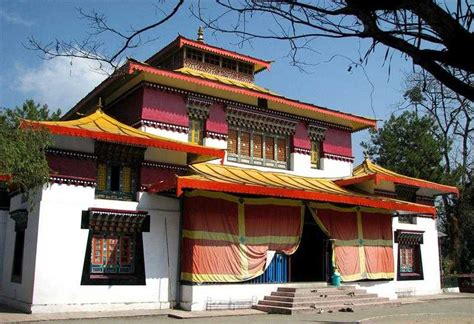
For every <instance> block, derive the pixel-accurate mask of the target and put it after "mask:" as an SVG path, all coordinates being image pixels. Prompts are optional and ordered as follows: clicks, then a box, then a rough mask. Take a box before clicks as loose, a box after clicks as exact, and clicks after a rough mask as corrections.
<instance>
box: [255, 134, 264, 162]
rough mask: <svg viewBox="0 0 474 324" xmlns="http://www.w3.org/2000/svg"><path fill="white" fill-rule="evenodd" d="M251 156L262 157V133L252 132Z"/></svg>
mask: <svg viewBox="0 0 474 324" xmlns="http://www.w3.org/2000/svg"><path fill="white" fill-rule="evenodd" d="M253 157H254V158H257V159H262V158H263V135H260V134H253Z"/></svg>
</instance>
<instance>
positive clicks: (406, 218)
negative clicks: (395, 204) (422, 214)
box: [398, 214, 417, 224]
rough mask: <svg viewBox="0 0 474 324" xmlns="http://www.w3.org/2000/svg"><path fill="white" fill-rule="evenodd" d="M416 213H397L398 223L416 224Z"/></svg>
mask: <svg viewBox="0 0 474 324" xmlns="http://www.w3.org/2000/svg"><path fill="white" fill-rule="evenodd" d="M416 222H417V221H416V214H399V215H398V223H400V224H416Z"/></svg>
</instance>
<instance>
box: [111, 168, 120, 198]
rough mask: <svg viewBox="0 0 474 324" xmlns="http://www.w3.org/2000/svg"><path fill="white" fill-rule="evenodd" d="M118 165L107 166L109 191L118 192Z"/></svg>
mask: <svg viewBox="0 0 474 324" xmlns="http://www.w3.org/2000/svg"><path fill="white" fill-rule="evenodd" d="M120 169H121V167H120V165H117V164H111V165H109V184H110V191H120Z"/></svg>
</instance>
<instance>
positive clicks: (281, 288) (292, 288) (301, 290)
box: [277, 286, 356, 292]
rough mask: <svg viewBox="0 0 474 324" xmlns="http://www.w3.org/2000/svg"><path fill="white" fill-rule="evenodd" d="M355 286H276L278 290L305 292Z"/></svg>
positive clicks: (352, 288) (343, 288) (342, 289)
mask: <svg viewBox="0 0 474 324" xmlns="http://www.w3.org/2000/svg"><path fill="white" fill-rule="evenodd" d="M355 289H356V287H355V286H340V287H335V286H327V287H278V288H277V291H278V292H306V291H314V290H315V291H317V292H325V291H335V290H337V291H347V290H355Z"/></svg>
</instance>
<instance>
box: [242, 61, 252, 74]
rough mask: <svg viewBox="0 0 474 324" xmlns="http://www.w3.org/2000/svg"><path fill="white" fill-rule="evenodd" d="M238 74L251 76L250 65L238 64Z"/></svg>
mask: <svg viewBox="0 0 474 324" xmlns="http://www.w3.org/2000/svg"><path fill="white" fill-rule="evenodd" d="M239 72H240V73H244V74H249V75H252V74H253V66H252V65H251V64H247V63H242V62H239Z"/></svg>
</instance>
